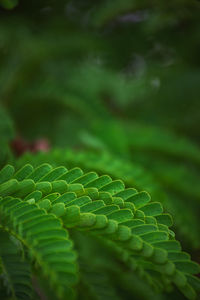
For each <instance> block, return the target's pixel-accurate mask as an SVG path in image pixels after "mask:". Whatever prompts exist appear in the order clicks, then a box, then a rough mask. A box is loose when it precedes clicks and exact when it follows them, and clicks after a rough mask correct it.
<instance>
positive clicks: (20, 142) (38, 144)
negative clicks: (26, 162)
mask: <svg viewBox="0 0 200 300" xmlns="http://www.w3.org/2000/svg"><path fill="white" fill-rule="evenodd" d="M11 149H12V151H13V152H14V153H15V154H16V155H17V156H21V155H22V154H23V153H24V152H27V151H29V152H34V153H36V152H39V151H42V152H47V151H49V150H50V144H49V141H48V140H47V139H45V138H41V139H38V140H35V141H34V142H28V141H26V140H24V139H23V138H22V137H17V138H16V139H14V140H13V141H12V142H11Z"/></svg>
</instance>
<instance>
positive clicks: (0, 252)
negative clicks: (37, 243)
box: [0, 229, 32, 300]
mask: <svg viewBox="0 0 200 300" xmlns="http://www.w3.org/2000/svg"><path fill="white" fill-rule="evenodd" d="M0 257H1V261H2V268H3V274H2V276H3V277H4V281H5V282H6V283H7V284H6V286H7V288H8V290H9V293H10V295H12V297H13V298H14V299H19V300H21V299H22V300H23V299H24V300H28V299H32V285H31V268H30V265H29V263H28V262H27V260H25V259H24V258H23V256H22V253H20V249H19V247H17V245H15V244H14V242H13V241H12V240H11V239H10V236H9V234H8V232H6V231H3V230H2V229H0Z"/></svg>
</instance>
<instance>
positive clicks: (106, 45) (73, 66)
mask: <svg viewBox="0 0 200 300" xmlns="http://www.w3.org/2000/svg"><path fill="white" fill-rule="evenodd" d="M0 4H1V9H0V164H1V166H2V165H3V164H5V163H6V162H14V163H16V160H15V158H16V156H19V155H21V154H24V152H27V150H29V152H36V151H37V150H39V149H41V150H42V149H43V150H45V151H47V150H49V149H50V150H49V151H48V152H47V153H37V154H35V155H34V156H33V155H32V154H30V153H29V154H28V153H25V154H24V155H23V156H22V157H20V158H19V160H18V161H17V163H16V164H18V165H21V164H22V163H23V162H25V161H30V160H31V161H33V163H34V159H35V163H38V162H39V161H41V162H42V161H51V163H54V164H55V165H57V164H66V165H67V166H72V167H73V166H76V165H78V166H81V167H82V168H83V169H84V170H91V169H93V170H96V171H98V172H99V173H102V174H103V173H107V174H110V175H111V176H112V177H114V178H121V179H123V180H124V182H125V183H126V185H127V186H133V187H136V188H137V189H139V190H147V191H148V192H150V193H151V195H152V198H153V199H154V200H156V201H161V202H162V203H163V205H164V208H165V210H166V211H169V212H170V213H171V214H172V215H173V217H174V226H175V230H176V232H177V236H178V238H179V239H180V240H181V242H182V243H183V245H184V249H186V250H188V251H190V253H191V254H192V257H193V258H194V259H195V260H197V261H200V257H199V254H198V253H199V252H198V250H199V249H200V221H199V214H200V184H199V183H200V173H199V170H200V146H199V144H200V135H199V124H200V99H199V95H200V55H199V53H200V22H199V20H200V2H199V1H194V0H174V1H160V0H153V1H146V0H143V1H139V0H132V1H131V0H116V1H108V0H102V1H95V0H92V1H91V0H85V1H80V0H76V1H66V0H65V1H63V0H60V1H55V0H43V1H41V0H40V1H39V0H30V1H25V0H19V2H18V4H17V1H12V0H1V1H0Z"/></svg>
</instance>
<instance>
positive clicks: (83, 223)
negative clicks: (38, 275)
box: [0, 164, 200, 299]
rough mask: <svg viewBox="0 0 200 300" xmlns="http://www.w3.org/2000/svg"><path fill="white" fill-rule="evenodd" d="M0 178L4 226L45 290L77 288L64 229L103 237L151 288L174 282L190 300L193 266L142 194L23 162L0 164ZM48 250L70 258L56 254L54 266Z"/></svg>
mask: <svg viewBox="0 0 200 300" xmlns="http://www.w3.org/2000/svg"><path fill="white" fill-rule="evenodd" d="M2 173H3V174H4V176H3V177H4V178H6V181H5V182H2V183H1V186H0V195H1V196H2V197H3V198H2V200H1V216H2V222H3V226H7V227H8V229H9V230H10V232H11V233H13V234H14V235H16V236H17V237H18V238H19V239H21V241H22V242H23V243H24V244H25V245H26V246H27V247H28V248H30V249H31V254H32V257H34V258H35V260H36V262H37V264H38V265H40V266H41V267H43V272H44V273H45V274H47V273H48V276H50V278H51V280H50V281H51V282H52V284H55V282H56V283H58V282H59V283H60V284H59V286H58V287H59V289H61V288H63V287H64V286H65V287H66V286H67V283H68V286H71V285H72V286H73V285H74V284H75V283H76V282H77V277H76V275H77V270H76V266H75V264H73V263H71V259H74V256H73V255H72V253H73V251H72V249H71V248H72V243H71V241H70V240H69V237H68V236H67V230H71V229H72V228H74V230H79V231H82V232H86V233H89V234H91V235H92V236H94V237H99V238H100V239H102V240H103V242H104V243H105V245H106V246H107V247H109V248H110V249H112V251H113V252H115V253H117V254H118V256H119V257H120V259H121V260H122V261H123V262H124V263H126V264H127V265H129V266H130V267H131V268H132V270H135V271H136V272H138V274H140V276H141V277H142V278H143V279H145V280H146V281H147V282H148V283H149V284H150V285H152V286H154V287H156V286H159V287H160V289H161V290H167V289H168V287H169V286H172V285H174V284H175V285H176V286H177V287H178V288H179V289H180V290H181V291H182V292H183V294H184V295H185V296H186V297H187V298H188V299H195V294H196V293H195V289H196V282H198V280H197V279H196V277H194V275H195V274H197V273H199V271H200V269H199V266H198V265H197V264H196V263H194V262H192V261H191V260H190V256H189V255H188V254H187V253H185V252H183V251H182V250H181V246H180V244H179V243H178V242H177V241H176V240H175V234H174V232H173V231H172V230H171V229H170V226H171V225H172V219H171V217H170V215H168V214H166V213H164V212H163V208H162V206H161V204H160V203H159V202H153V201H151V198H150V196H149V194H148V193H146V192H137V190H136V189H134V188H127V189H126V188H125V186H124V183H123V182H122V181H121V180H112V178H111V177H110V176H108V175H101V176H99V175H98V174H97V173H96V172H89V173H83V171H82V170H81V169H80V168H74V169H71V170H67V168H65V167H57V168H52V166H50V165H49V164H42V165H40V166H38V167H36V168H33V167H32V166H31V165H29V164H28V165H25V166H24V167H22V168H21V169H20V170H18V171H17V172H16V173H13V167H12V166H10V165H7V166H6V167H5V168H4V169H3V170H2V171H1V174H2ZM1 174H0V177H1ZM5 174H7V175H5ZM19 198H20V199H19ZM63 227H64V229H63ZM55 251H57V252H58V253H59V252H65V251H66V252H67V253H68V252H69V256H68V255H64V256H63V259H64V258H65V260H64V261H62V255H61V258H60V257H59V259H61V261H59V262H58V261H57V256H56V258H55V257H54V258H53V255H54V254H55V253H54V252H55ZM59 256H60V255H59ZM72 257H73V258H72ZM66 260H67V261H66ZM45 274H44V275H45ZM60 274H62V276H59V275H60ZM58 278H59V281H58V282H57V279H58ZM63 278H64V282H63ZM62 284H63V285H62ZM59 292H60V290H59Z"/></svg>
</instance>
